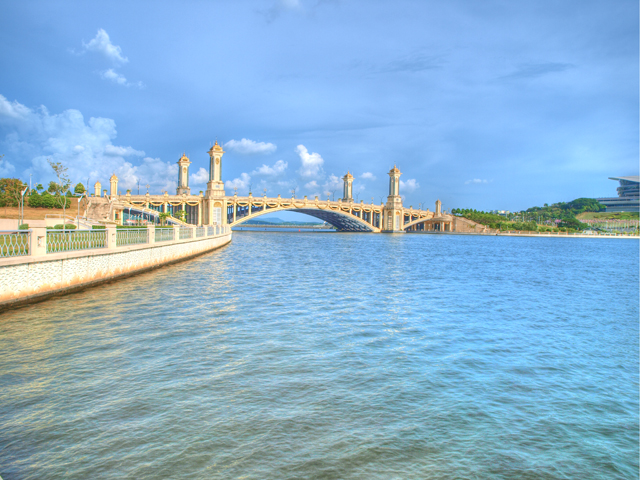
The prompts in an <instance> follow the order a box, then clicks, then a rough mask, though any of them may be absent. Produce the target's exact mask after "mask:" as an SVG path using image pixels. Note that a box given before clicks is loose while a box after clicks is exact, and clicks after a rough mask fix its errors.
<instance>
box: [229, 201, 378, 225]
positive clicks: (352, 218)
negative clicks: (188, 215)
mask: <svg viewBox="0 0 640 480" xmlns="http://www.w3.org/2000/svg"><path fill="white" fill-rule="evenodd" d="M283 211H289V212H297V213H304V214H306V215H310V216H312V217H315V218H318V219H320V220H323V221H325V222H327V223H329V224H331V225H333V226H334V227H336V229H337V230H338V231H340V232H379V231H380V229H379V228H377V227H374V226H373V225H371V224H369V223H367V222H365V221H364V220H362V219H361V218H360V217H358V216H356V215H353V214H351V213H349V212H347V211H344V210H334V209H332V208H320V207H317V206H315V205H314V204H308V205H295V204H294V203H291V204H289V205H279V206H277V207H273V208H269V209H266V210H260V211H257V212H255V213H251V215H245V216H243V217H242V218H239V219H237V220H236V221H235V222H229V225H230V226H231V227H235V226H238V225H241V224H242V223H244V222H246V221H247V220H253V219H254V218H257V217H260V216H262V215H267V214H270V213H275V212H283Z"/></svg>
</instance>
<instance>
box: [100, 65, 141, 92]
mask: <svg viewBox="0 0 640 480" xmlns="http://www.w3.org/2000/svg"><path fill="white" fill-rule="evenodd" d="M100 76H102V78H104V79H105V80H111V81H112V82H114V83H116V84H118V85H122V86H123V87H138V88H144V83H142V82H128V81H127V79H126V77H125V76H124V75H122V74H121V73H118V72H116V71H115V70H114V69H113V68H110V69H109V70H105V71H104V72H102V73H101V74H100Z"/></svg>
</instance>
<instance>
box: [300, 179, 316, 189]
mask: <svg viewBox="0 0 640 480" xmlns="http://www.w3.org/2000/svg"><path fill="white" fill-rule="evenodd" d="M319 186H320V185H318V182H316V181H315V180H312V181H310V182H309V183H306V184H305V185H304V188H306V189H307V190H314V189H316V188H318V187H319Z"/></svg>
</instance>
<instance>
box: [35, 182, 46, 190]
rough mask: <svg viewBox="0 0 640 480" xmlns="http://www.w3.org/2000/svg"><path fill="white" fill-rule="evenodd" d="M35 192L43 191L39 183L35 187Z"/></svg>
mask: <svg viewBox="0 0 640 480" xmlns="http://www.w3.org/2000/svg"><path fill="white" fill-rule="evenodd" d="M36 190H38V191H40V190H44V187H43V186H42V184H41V183H39V184H37V185H36Z"/></svg>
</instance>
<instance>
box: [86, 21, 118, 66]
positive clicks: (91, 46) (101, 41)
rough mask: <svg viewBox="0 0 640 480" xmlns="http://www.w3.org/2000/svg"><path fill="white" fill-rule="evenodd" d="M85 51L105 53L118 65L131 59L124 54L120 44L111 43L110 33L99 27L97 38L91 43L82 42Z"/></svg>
mask: <svg viewBox="0 0 640 480" xmlns="http://www.w3.org/2000/svg"><path fill="white" fill-rule="evenodd" d="M82 46H83V48H84V51H85V52H97V53H100V54H102V55H104V56H105V57H106V58H108V59H109V60H111V61H112V62H113V63H114V64H116V65H124V64H125V63H127V62H128V61H129V59H128V58H127V57H125V56H124V55H123V54H122V49H121V48H120V47H119V46H118V45H114V44H113V43H111V39H110V38H109V34H108V33H107V32H106V31H105V30H104V29H102V28H101V29H99V30H98V33H97V35H96V36H95V38H93V39H92V40H91V41H90V42H89V43H84V42H82Z"/></svg>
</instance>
